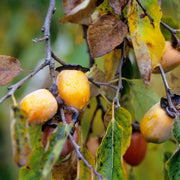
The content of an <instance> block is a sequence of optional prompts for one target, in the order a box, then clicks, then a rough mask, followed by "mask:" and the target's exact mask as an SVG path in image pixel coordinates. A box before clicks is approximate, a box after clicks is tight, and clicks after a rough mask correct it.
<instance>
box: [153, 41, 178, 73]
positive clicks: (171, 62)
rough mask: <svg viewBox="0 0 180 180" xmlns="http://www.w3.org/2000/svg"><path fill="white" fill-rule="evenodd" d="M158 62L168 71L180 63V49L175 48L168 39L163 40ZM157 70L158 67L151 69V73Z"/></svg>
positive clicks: (157, 71)
mask: <svg viewBox="0 0 180 180" xmlns="http://www.w3.org/2000/svg"><path fill="white" fill-rule="evenodd" d="M160 64H161V66H162V68H163V70H164V72H169V71H171V70H172V69H174V68H175V67H177V66H178V65H179V64H180V51H178V50H177V49H175V48H174V47H173V46H172V43H171V42H170V41H166V42H165V47H164V51H163V55H162V57H161V61H160ZM159 72H160V71H159V69H158V68H154V69H153V73H159Z"/></svg>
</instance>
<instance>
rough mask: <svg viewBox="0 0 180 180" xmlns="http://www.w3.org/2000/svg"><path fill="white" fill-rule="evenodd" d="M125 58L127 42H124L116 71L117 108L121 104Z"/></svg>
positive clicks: (115, 98)
mask: <svg viewBox="0 0 180 180" xmlns="http://www.w3.org/2000/svg"><path fill="white" fill-rule="evenodd" d="M124 59H125V43H124V42H123V43H122V52H121V59H120V62H119V65H118V69H117V71H116V75H118V88H117V91H116V96H115V97H114V102H115V103H116V105H117V106H116V108H117V109H118V108H119V107H120V106H121V105H120V103H119V92H120V91H121V90H122V88H123V86H122V65H123V62H124Z"/></svg>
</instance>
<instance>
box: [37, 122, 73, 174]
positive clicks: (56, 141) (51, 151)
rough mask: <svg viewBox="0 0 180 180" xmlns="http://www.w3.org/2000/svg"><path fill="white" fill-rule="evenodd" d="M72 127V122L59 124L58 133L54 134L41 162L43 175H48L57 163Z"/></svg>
mask: <svg viewBox="0 0 180 180" xmlns="http://www.w3.org/2000/svg"><path fill="white" fill-rule="evenodd" d="M71 128H72V124H61V123H60V124H59V126H58V129H57V131H56V133H54V134H53V135H52V138H51V139H50V144H49V147H48V149H47V151H46V152H45V154H44V155H43V157H42V159H41V162H40V170H41V173H42V176H43V177H46V176H47V175H48V174H49V172H50V171H51V169H52V167H53V165H54V164H55V163H56V161H57V159H58V158H59V155H60V153H61V151H62V149H63V146H64V143H65V142H66V139H67V137H68V134H69V132H70V130H71Z"/></svg>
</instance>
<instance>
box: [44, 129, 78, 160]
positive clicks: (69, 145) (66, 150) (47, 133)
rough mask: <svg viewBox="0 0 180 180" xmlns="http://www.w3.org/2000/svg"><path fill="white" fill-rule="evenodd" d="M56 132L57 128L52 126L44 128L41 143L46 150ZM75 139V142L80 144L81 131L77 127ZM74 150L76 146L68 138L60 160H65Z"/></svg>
mask: <svg viewBox="0 0 180 180" xmlns="http://www.w3.org/2000/svg"><path fill="white" fill-rule="evenodd" d="M55 132H56V128H55V127H52V126H45V127H44V130H43V132H42V136H41V142H42V144H43V146H44V148H46V147H47V146H48V143H49V137H50V136H51V135H52V134H53V133H55ZM72 137H73V140H74V141H75V142H76V143H78V140H79V131H78V128H77V127H76V129H75V131H74V134H73V135H72ZM73 150H74V146H73V145H72V143H71V140H70V139H69V138H67V140H66V142H65V144H64V146H63V149H62V151H61V154H60V156H59V157H60V158H61V159H63V158H65V157H66V156H67V155H68V154H69V153H71V152H72V151H73Z"/></svg>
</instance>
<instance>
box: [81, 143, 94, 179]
mask: <svg viewBox="0 0 180 180" xmlns="http://www.w3.org/2000/svg"><path fill="white" fill-rule="evenodd" d="M81 153H82V154H83V157H84V158H85V159H86V160H87V161H88V163H89V164H91V166H92V168H95V159H94V157H93V156H92V154H91V153H90V152H89V150H88V149H87V148H86V147H85V146H82V147H81ZM79 163H80V167H79V179H82V180H83V179H92V174H91V170H90V169H89V168H88V167H87V166H86V165H85V164H84V162H83V161H80V162H79Z"/></svg>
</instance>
